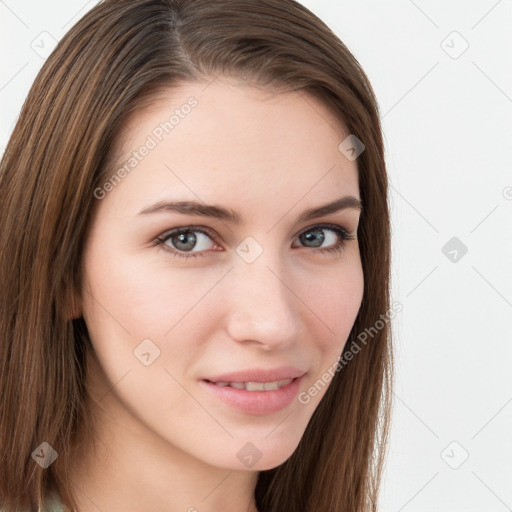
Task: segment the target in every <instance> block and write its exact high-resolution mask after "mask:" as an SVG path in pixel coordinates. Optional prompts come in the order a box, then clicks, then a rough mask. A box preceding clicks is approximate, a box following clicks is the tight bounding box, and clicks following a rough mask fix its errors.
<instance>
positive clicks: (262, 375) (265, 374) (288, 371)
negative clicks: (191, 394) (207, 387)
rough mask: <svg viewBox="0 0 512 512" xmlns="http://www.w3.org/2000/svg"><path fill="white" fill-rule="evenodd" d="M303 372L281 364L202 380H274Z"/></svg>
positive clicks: (298, 375) (296, 375) (297, 375)
mask: <svg viewBox="0 0 512 512" xmlns="http://www.w3.org/2000/svg"><path fill="white" fill-rule="evenodd" d="M305 373H306V372H305V371H303V370H299V369H298V368H294V367H293V366H282V367H280V368H273V369H270V370H265V369H263V368H251V369H248V370H240V371H237V372H230V373H223V374H222V375H216V376H215V377H207V378H205V379H203V380H209V381H211V382H274V381H278V380H286V379H295V378H296V377H302V375H304V374H305Z"/></svg>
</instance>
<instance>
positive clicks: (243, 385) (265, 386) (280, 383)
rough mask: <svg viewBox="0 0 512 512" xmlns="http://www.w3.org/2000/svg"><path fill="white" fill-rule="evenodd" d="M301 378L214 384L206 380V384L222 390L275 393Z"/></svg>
mask: <svg viewBox="0 0 512 512" xmlns="http://www.w3.org/2000/svg"><path fill="white" fill-rule="evenodd" d="M298 378H299V377H295V378H294V379H283V380H275V381H272V382H252V381H248V382H228V381H219V382H213V381H211V380H208V379H204V380H205V382H209V383H210V384H214V385H215V386H219V387H221V388H225V387H230V388H235V389H245V390H246V391H273V390H276V389H281V388H283V387H285V386H288V385H289V384H291V383H292V382H293V381H295V380H297V379H298Z"/></svg>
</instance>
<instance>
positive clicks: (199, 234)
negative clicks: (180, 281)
mask: <svg viewBox="0 0 512 512" xmlns="http://www.w3.org/2000/svg"><path fill="white" fill-rule="evenodd" d="M212 236H213V235H212V234H211V233H210V232H209V231H207V230H205V229H204V228H201V229H200V228H197V227H195V226H189V227H186V228H178V229H173V230H172V231H170V232H168V233H166V234H165V235H163V236H162V237H158V238H157V240H156V243H157V244H158V245H163V246H165V249H166V250H168V251H170V252H171V253H172V254H173V256H176V257H178V258H196V257H198V256H199V255H198V254H194V253H191V249H193V248H195V249H198V250H197V251H195V252H201V251H205V250H207V249H208V239H210V240H211V238H212ZM169 243H171V244H172V246H170V245H169ZM214 245H215V244H214ZM187 253H188V254H187Z"/></svg>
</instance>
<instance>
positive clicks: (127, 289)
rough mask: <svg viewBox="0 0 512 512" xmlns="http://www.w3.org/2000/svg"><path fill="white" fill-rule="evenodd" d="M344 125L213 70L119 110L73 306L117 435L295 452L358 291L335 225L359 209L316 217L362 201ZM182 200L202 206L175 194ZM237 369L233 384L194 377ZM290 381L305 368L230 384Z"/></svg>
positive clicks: (268, 462)
mask: <svg viewBox="0 0 512 512" xmlns="http://www.w3.org/2000/svg"><path fill="white" fill-rule="evenodd" d="M191 97H193V99H190V98H191ZM348 135H349V134H348V133H343V132H341V130H340V129H339V128H338V125H337V124H336V123H335V120H334V118H333V117H332V116H331V115H330V113H329V111H328V110H327V109H326V108H325V107H324V106H323V104H322V103H320V102H319V101H318V100H316V99H315V98H313V97H310V96H305V95H304V94H301V93H286V94H280V95H272V94H270V93H263V92H262V91H261V90H259V89H256V88H252V87H248V86H242V85H228V83H227V82H221V81H219V80H216V81H214V82H212V83H211V84H210V85H208V86H207V87H205V84H196V83H194V84H187V85H185V86H183V87H182V88H180V89H175V90H170V91H169V92H168V93H167V94H164V95H162V97H161V99H160V100H159V101H157V102H155V103H154V104H153V105H151V107H149V108H146V109H144V110H142V111H140V112H137V113H136V114H134V115H133V116H132V117H131V118H130V119H129V121H128V123H127V124H126V125H125V127H124V129H123V132H122V133H121V134H120V139H119V141H120V143H121V144H120V145H119V146H118V149H119V153H118V160H117V162H116V163H115V165H114V166H113V168H112V174H111V175H110V176H112V178H111V179H109V183H105V184H103V185H102V187H101V189H97V190H96V192H95V196H96V197H97V198H99V199H97V204H96V209H95V211H94V215H93V217H92V219H91V224H90V231H89V236H88V238H87V240H86V245H85V251H84V259H83V282H82V294H81V297H80V299H79V304H80V308H81V314H82V315H83V317H84V319H85V321H86V324H87V327H88V330H89V334H90V336H91V341H92V345H93V347H94V351H95V357H96V358H97V361H98V362H99V367H98V368H100V369H101V371H99V370H98V371H96V374H93V376H92V377H90V378H91V382H92V381H93V380H94V381H95V382H96V384H97V383H101V385H102V386H103V389H104V390H107V391H104V392H103V393H102V394H101V397H102V398H100V399H101V400H102V403H103V406H104V407H105V406H106V407H107V408H110V412H111V413H112V415H117V416H118V417H121V416H122V417H123V421H119V422H118V423H116V427H115V428H119V429H121V428H126V429H130V430H131V431H132V432H136V433H137V436H138V437H137V438H138V439H140V440H145V441H149V440H151V441H152V442H155V443H157V444H160V445H161V446H173V447H175V448H177V449H179V450H180V452H181V453H185V454H187V455H189V456H191V457H193V458H195V459H199V460H200V461H203V462H205V463H207V464H209V465H214V466H216V467H221V468H227V469H242V470H243V469H251V470H255V471H259V470H266V469H270V468H273V467H276V466H278V465H279V464H282V463H283V462H284V461H285V460H286V459H288V458H289V457H290V456H291V454H292V452H293V451H294V450H295V448H296V447H297V445H298V443H299V441H300V439H301V436H302V435H303V433H304V431H305V429H306V426H307V424H308V422H309V420H310V419H311V416H312V414H313V412H314V410H315V408H316V407H317V406H318V404H319V402H320V400H321V398H322V397H323V396H324V394H325V392H326V390H327V387H328V386H329V384H330V382H331V378H332V377H331V374H332V370H333V368H335V366H334V365H335V363H336V361H337V359H338V357H339V355H340V354H341V353H342V351H343V347H344V344H345V342H346V340H347V337H348V335H349V332H350V330H351V328H352V325H353V323H354V321H355V319H356V316H357V313H358V310H359V307H360V305H361V301H362V296H363V273H362V267H361V260H360V254H359V246H358V241H357V238H354V239H347V240H344V236H343V234H342V233H343V232H347V233H348V234H350V235H352V236H354V237H355V236H356V235H357V233H356V232H357V226H358V222H359V215H360V211H359V209H358V208H356V207H354V206H350V205H349V206H348V207H346V208H344V209H341V210H339V211H335V212H330V211H324V212H318V213H317V215H312V214H311V210H312V209H317V208H319V207H320V206H323V205H326V204H329V203H332V202H334V201H338V200H340V199H342V198H344V197H346V196H352V197H353V198H356V199H360V195H359V187H358V174H357V162H356V161H353V160H351V159H348V158H347V157H345V155H344V154H343V153H342V152H341V151H340V150H339V149H338V146H339V145H340V143H341V142H342V141H343V140H344V139H345V138H346V137H347V136H348ZM144 148H146V149H144ZM123 166H124V172H123V171H122V170H121V171H120V169H121V168H123ZM185 201H186V202H191V203H192V202H193V203H194V204H196V205H197V206H195V207H194V208H192V207H190V206H189V207H186V206H182V208H181V211H178V210H180V208H178V209H175V208H174V207H172V205H171V204H170V203H175V202H185ZM167 203H169V204H167ZM166 204H167V206H166ZM207 205H209V206H208V207H207ZM187 208H188V209H189V211H190V213H186V210H187ZM227 212H232V213H233V214H235V215H236V217H237V219H238V222H235V221H234V220H235V219H233V218H231V216H228V213H227ZM307 213H310V215H309V216H308V217H307V218H306V214H307ZM301 217H302V218H301ZM322 224H328V225H329V226H330V227H331V229H326V228H325V227H321V225H322ZM329 226H328V227H329ZM178 228H179V230H180V231H181V233H177V232H174V233H171V232H172V231H177V230H178ZM336 229H340V230H341V231H340V232H337V231H336ZM337 247H338V249H339V250H338V249H337ZM187 256H188V257H187ZM283 368H284V370H283V373H279V369H283ZM290 368H292V369H290ZM293 369H294V370H293ZM251 370H255V371H256V372H257V371H259V370H262V371H265V370H269V371H273V370H277V371H278V373H276V374H259V375H258V374H256V375H252V376H251V375H245V376H244V375H243V373H247V372H250V371H251ZM91 371H92V372H94V371H95V370H94V367H93V368H91ZM329 371H331V374H330V373H329ZM232 372H242V375H238V376H236V375H235V376H229V377H227V380H231V382H238V384H234V385H229V386H227V387H226V386H223V385H219V384H212V383H207V382H206V380H205V379H209V380H210V381H224V382H225V381H226V379H225V378H224V377H223V374H226V373H232ZM290 372H291V373H290ZM287 375H289V376H290V378H292V377H298V376H302V377H300V379H297V380H294V381H293V382H292V383H291V384H289V385H287V386H284V387H283V388H281V390H274V391H272V390H265V389H263V388H262V387H261V385H260V384H254V385H252V384H249V385H248V387H249V388H251V386H252V389H258V387H259V389H260V390H259V391H254V390H247V389H237V386H238V388H240V387H243V386H245V384H240V381H252V382H257V383H262V382H267V381H276V380H279V381H281V380H283V381H284V380H286V377H287ZM102 379H103V380H102ZM282 384H285V383H284V382H280V383H279V385H282ZM267 387H269V388H270V387H272V385H268V386H267ZM274 387H275V385H274ZM312 387H313V391H310V389H311V388H312ZM98 389H99V388H98ZM106 395H108V399H107V398H105V396H106ZM106 404H109V405H108V406H107V405H106ZM113 404H115V405H113ZM162 443H164V444H162Z"/></svg>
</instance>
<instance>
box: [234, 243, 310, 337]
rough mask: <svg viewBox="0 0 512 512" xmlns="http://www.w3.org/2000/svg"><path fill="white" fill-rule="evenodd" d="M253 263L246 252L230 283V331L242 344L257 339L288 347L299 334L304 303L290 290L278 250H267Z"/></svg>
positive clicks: (236, 261) (235, 262) (237, 260)
mask: <svg viewBox="0 0 512 512" xmlns="http://www.w3.org/2000/svg"><path fill="white" fill-rule="evenodd" d="M240 247H242V248H243V244H240V246H239V248H238V249H240ZM249 250H254V247H252V248H250V249H249ZM246 254H247V253H246ZM249 261H250V259H245V257H244V253H243V252H242V256H241V257H240V258H236V259H235V260H234V268H233V270H232V271H231V272H230V275H229V279H228V280H227V281H228V283H227V286H228V287H229V290H230V291H229V292H228V294H227V295H228V296H230V301H229V308H230V311H229V314H228V318H229V324H228V329H229V332H230V334H231V336H232V338H233V339H236V340H239V341H243V340H253V341H258V342H260V343H262V344H265V345H268V346H271V345H272V346H275V345H279V344H282V345H285V344H288V343H290V342H291V341H292V340H294V339H296V338H297V335H298V332H299V325H298V324H299V321H300V317H299V314H298V306H299V302H300V301H298V299H297V298H296V297H295V295H294V294H293V293H292V291H290V288H292V286H291V283H289V282H287V281H289V278H288V279H287V273H286V269H285V266H284V264H283V262H282V261H280V258H279V255H278V251H277V250H272V249H270V248H265V250H263V251H262V252H261V253H260V254H259V256H257V257H256V259H254V260H253V261H250V262H249Z"/></svg>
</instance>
